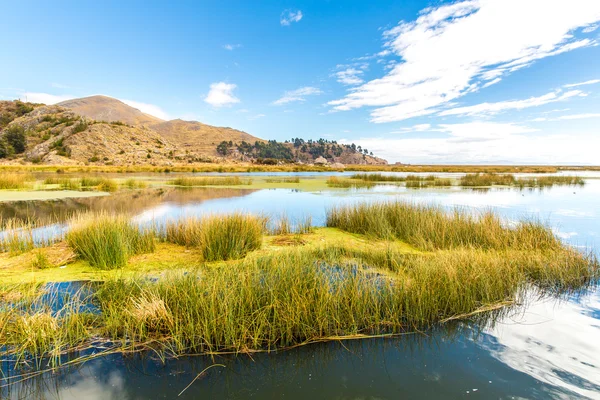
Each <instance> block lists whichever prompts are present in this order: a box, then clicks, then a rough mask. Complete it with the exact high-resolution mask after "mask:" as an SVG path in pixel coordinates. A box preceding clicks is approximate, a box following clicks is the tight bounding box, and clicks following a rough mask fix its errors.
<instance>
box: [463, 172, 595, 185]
mask: <svg viewBox="0 0 600 400" xmlns="http://www.w3.org/2000/svg"><path fill="white" fill-rule="evenodd" d="M460 185H461V186H494V185H502V186H518V187H521V188H525V187H532V188H545V187H552V186H555V185H562V186H576V185H578V186H583V185H585V181H584V180H583V178H581V177H579V176H560V175H559V176H539V177H533V178H516V177H515V176H514V175H512V174H490V173H484V174H467V175H465V176H463V177H462V178H461V179H460Z"/></svg>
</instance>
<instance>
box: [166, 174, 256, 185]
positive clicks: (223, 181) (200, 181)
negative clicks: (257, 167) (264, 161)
mask: <svg viewBox="0 0 600 400" xmlns="http://www.w3.org/2000/svg"><path fill="white" fill-rule="evenodd" d="M168 183H169V184H171V185H175V186H230V185H250V184H251V183H252V180H251V179H245V180H244V179H241V178H240V177H239V176H224V177H211V176H180V177H178V178H175V179H172V180H170V181H169V182H168Z"/></svg>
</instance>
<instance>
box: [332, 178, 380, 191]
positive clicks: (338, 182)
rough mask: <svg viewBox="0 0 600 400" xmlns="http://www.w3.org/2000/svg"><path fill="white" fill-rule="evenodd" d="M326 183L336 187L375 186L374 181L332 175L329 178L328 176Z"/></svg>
mask: <svg viewBox="0 0 600 400" xmlns="http://www.w3.org/2000/svg"><path fill="white" fill-rule="evenodd" d="M326 183H327V186H329V187H335V188H372V187H373V186H375V183H374V182H370V181H359V180H350V179H341V178H338V177H337V176H330V177H329V178H327V181H326Z"/></svg>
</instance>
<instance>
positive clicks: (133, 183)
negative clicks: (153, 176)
mask: <svg viewBox="0 0 600 400" xmlns="http://www.w3.org/2000/svg"><path fill="white" fill-rule="evenodd" d="M123 186H124V187H126V188H128V189H145V188H147V187H148V183H147V182H145V181H142V180H138V179H133V178H130V179H127V180H126V181H125V182H123Z"/></svg>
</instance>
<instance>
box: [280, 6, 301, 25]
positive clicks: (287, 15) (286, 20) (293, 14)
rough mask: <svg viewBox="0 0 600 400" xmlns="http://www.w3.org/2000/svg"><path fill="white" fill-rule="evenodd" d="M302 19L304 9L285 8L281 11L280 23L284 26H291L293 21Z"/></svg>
mask: <svg viewBox="0 0 600 400" xmlns="http://www.w3.org/2000/svg"><path fill="white" fill-rule="evenodd" d="M301 19H302V11H300V10H297V11H294V10H285V11H284V12H282V13H281V17H280V18H279V23H280V24H281V25H282V26H289V25H290V24H291V23H292V22H298V21H300V20H301Z"/></svg>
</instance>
